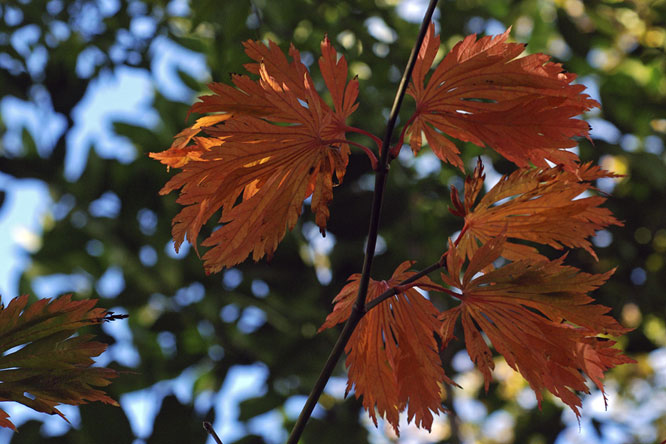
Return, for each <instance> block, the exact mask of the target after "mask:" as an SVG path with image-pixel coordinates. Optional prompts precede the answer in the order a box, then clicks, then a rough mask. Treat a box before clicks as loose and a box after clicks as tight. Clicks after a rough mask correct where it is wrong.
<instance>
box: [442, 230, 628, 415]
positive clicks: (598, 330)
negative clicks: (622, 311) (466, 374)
mask: <svg viewBox="0 0 666 444" xmlns="http://www.w3.org/2000/svg"><path fill="white" fill-rule="evenodd" d="M505 240H506V238H505V236H503V235H500V236H498V237H496V238H493V239H491V240H490V241H488V242H487V243H486V244H484V245H483V246H482V247H481V248H479V249H478V250H477V251H476V253H475V254H474V255H473V257H472V258H471V259H470V261H469V264H468V266H467V268H466V270H465V273H464V274H463V275H462V279H461V277H460V276H461V270H462V265H463V262H464V257H462V256H461V254H460V252H458V251H457V248H456V247H455V246H454V245H453V244H452V243H450V245H449V250H448V254H447V257H446V260H447V272H446V273H443V274H442V279H443V281H444V283H446V284H447V285H449V286H451V287H453V288H456V289H458V290H459V291H460V292H461V293H459V294H454V293H450V294H452V295H454V296H455V297H457V298H458V299H460V302H461V303H460V305H459V306H457V307H455V308H452V309H450V310H447V311H445V312H443V313H442V314H440V316H439V317H440V320H441V321H442V324H441V329H440V334H441V336H442V343H443V344H444V345H446V344H448V342H449V341H450V340H451V339H452V338H453V331H454V327H455V324H456V321H457V319H458V318H460V319H461V322H462V327H463V334H464V336H465V345H466V348H467V352H468V353H469V356H470V358H471V359H472V361H473V362H474V363H475V364H476V366H477V367H478V369H479V370H480V371H481V373H482V374H483V377H484V380H485V388H486V390H488V387H489V384H490V381H491V371H492V370H493V368H494V363H493V357H492V352H491V351H490V348H489V347H488V345H487V344H486V341H485V340H484V337H483V336H482V334H481V331H483V333H485V335H486V336H487V338H488V339H489V340H490V343H492V345H493V347H494V348H495V350H497V351H498V352H499V353H500V354H501V355H503V356H504V358H505V359H506V362H507V364H509V366H510V367H511V368H513V369H514V370H516V371H518V372H520V374H522V375H523V377H524V378H525V379H526V380H527V382H528V383H529V384H530V387H531V388H532V389H533V390H534V392H535V394H536V396H537V400H538V401H539V405H540V404H541V400H542V397H543V395H542V390H543V389H547V390H548V391H550V392H551V393H552V394H553V395H555V396H557V397H558V398H560V399H561V400H562V401H563V402H564V403H565V404H566V405H568V406H569V407H570V408H571V409H572V410H573V411H574V413H575V414H576V416H580V413H579V410H578V408H579V407H580V406H581V401H580V398H579V397H578V396H577V395H576V393H575V391H582V392H585V393H589V389H588V388H587V386H586V384H585V375H588V376H589V377H590V378H591V379H592V380H593V381H594V382H595V384H596V385H597V386H598V387H599V388H600V389H601V390H602V391H603V385H602V378H603V372H604V371H605V370H607V369H609V368H612V367H614V366H616V365H619V364H623V363H630V362H634V361H633V360H632V359H630V358H628V357H626V356H624V355H622V354H621V352H620V350H616V349H613V348H611V346H612V345H613V344H614V342H612V341H604V340H601V339H600V338H597V336H598V335H600V334H608V335H622V334H624V333H626V332H628V331H630V329H626V328H624V327H622V326H621V325H620V324H618V323H617V321H615V320H614V319H613V318H612V317H610V316H608V315H607V314H606V313H608V312H609V311H610V309H609V308H608V307H604V306H602V305H598V304H592V302H593V299H592V298H591V297H589V296H588V295H587V293H588V292H590V291H593V290H594V289H596V288H597V287H599V286H600V285H602V284H603V283H604V282H605V281H606V280H607V279H608V278H609V277H610V275H611V274H612V273H613V271H614V270H611V271H609V272H607V273H603V274H598V275H593V274H587V273H583V272H581V271H579V270H578V269H576V268H574V267H569V266H565V265H562V259H559V260H554V261H549V260H546V259H544V260H523V261H518V262H512V263H509V264H507V265H504V266H503V267H501V268H498V269H495V270H493V271H490V272H488V273H486V274H483V275H480V276H477V277H474V276H476V275H477V274H478V273H480V272H481V271H482V270H484V269H486V267H488V265H489V264H491V263H492V262H493V261H494V260H496V259H497V258H498V257H499V256H500V254H502V248H503V246H504V243H505Z"/></svg>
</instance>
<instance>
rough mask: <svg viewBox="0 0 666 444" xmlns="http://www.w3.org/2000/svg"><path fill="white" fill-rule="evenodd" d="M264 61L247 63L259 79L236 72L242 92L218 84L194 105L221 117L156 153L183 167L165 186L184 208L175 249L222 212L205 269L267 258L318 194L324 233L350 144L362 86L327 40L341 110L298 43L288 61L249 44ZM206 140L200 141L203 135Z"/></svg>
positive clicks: (325, 64)
mask: <svg viewBox="0 0 666 444" xmlns="http://www.w3.org/2000/svg"><path fill="white" fill-rule="evenodd" d="M245 48H246V52H247V54H248V55H249V56H250V57H251V58H252V59H253V60H255V61H256V62H257V63H251V64H247V65H246V68H247V69H248V71H250V72H251V73H255V74H258V75H259V80H257V81H255V80H252V79H250V78H249V77H247V76H239V75H235V76H234V77H233V82H234V84H235V86H236V87H235V88H234V87H231V86H228V85H223V84H217V83H216V84H212V85H211V89H212V91H213V92H214V93H215V94H214V95H212V96H204V97H202V98H201V102H198V103H196V104H194V105H193V107H192V111H195V112H221V113H224V114H218V115H213V116H208V117H205V118H203V119H209V120H206V121H204V120H203V119H199V120H198V121H197V123H196V124H195V125H194V126H193V127H192V128H190V129H188V130H185V131H183V132H181V133H180V134H179V135H178V136H176V140H175V141H174V144H173V145H172V146H171V148H169V149H168V150H166V151H165V152H163V153H158V154H154V153H153V154H151V156H152V157H154V158H157V159H159V160H161V161H162V162H163V163H165V164H167V165H169V166H174V167H180V168H182V169H183V170H182V172H181V173H179V174H177V175H176V176H174V177H173V178H172V179H171V180H170V181H169V182H168V183H167V184H166V185H165V186H164V188H163V189H162V191H161V193H162V194H165V193H168V192H171V191H173V190H175V189H178V188H181V193H180V197H179V198H178V202H179V203H180V204H182V205H184V206H185V208H183V210H182V211H181V212H180V213H179V214H178V215H177V216H176V217H175V218H174V220H173V237H174V241H175V245H176V248H177V249H178V248H179V247H180V245H181V243H182V242H183V241H184V239H185V237H187V239H188V240H189V241H190V242H191V243H192V244H194V245H195V246H196V240H197V237H198V234H199V232H200V230H201V228H202V226H203V225H204V224H205V223H206V222H207V221H208V220H209V219H210V218H211V217H212V216H213V214H215V213H216V212H217V211H219V210H220V209H222V214H221V217H220V219H219V222H220V223H221V224H222V225H221V227H219V228H218V229H217V230H216V231H214V232H213V234H211V235H210V237H208V238H207V239H205V240H204V241H203V243H202V244H203V245H205V246H210V247H212V248H211V249H210V250H208V251H207V252H206V254H204V256H203V259H204V261H205V263H204V267H205V268H206V271H207V272H209V273H210V272H217V271H219V270H221V269H222V268H224V267H229V266H232V265H235V264H237V263H239V262H242V261H243V260H245V259H246V258H247V256H248V255H250V254H252V257H253V259H254V260H258V259H260V258H261V257H263V256H264V255H268V256H269V257H270V256H271V255H272V254H273V252H274V251H275V249H276V247H277V244H278V243H279V242H280V240H282V238H283V237H284V235H285V233H286V230H288V229H291V228H293V227H294V225H295V224H296V221H297V219H298V217H299V216H300V213H301V207H302V206H303V201H304V200H305V199H306V198H307V197H310V196H312V203H311V208H312V210H313V211H314V213H315V217H316V223H317V225H318V226H319V227H320V229H321V231H322V233H323V232H324V229H325V227H326V222H327V220H328V217H329V210H328V203H329V202H330V201H331V199H332V198H333V176H334V175H335V177H336V179H337V181H338V182H340V181H342V179H343V177H344V173H345V169H346V167H347V161H348V156H349V147H348V146H347V144H346V143H344V139H345V134H344V129H343V128H344V122H345V119H346V118H347V117H348V116H349V115H350V114H351V113H352V112H353V111H354V110H355V109H356V104H355V103H354V102H355V100H356V96H357V93H358V82H357V81H356V80H352V81H350V82H349V83H347V65H346V62H345V61H344V59H343V58H341V59H340V60H338V59H337V53H336V52H335V50H334V49H333V47H332V46H331V45H330V42H329V41H328V39H325V40H324V41H323V42H322V54H323V55H322V57H321V59H320V61H319V65H320V69H321V72H322V76H323V77H324V81H325V83H326V85H327V86H328V87H329V89H330V91H331V94H332V97H333V102H334V109H331V108H330V107H329V106H328V105H326V103H325V102H324V100H323V99H322V98H321V97H320V96H319V95H318V94H317V92H316V91H315V89H314V84H313V81H312V79H311V78H310V74H309V72H308V70H307V68H306V66H305V65H304V64H303V63H302V62H301V59H300V54H299V53H298V51H296V49H295V48H294V47H293V46H292V47H291V49H290V55H291V57H292V61H291V62H289V61H288V60H287V58H286V57H285V55H284V54H283V53H282V52H281V51H280V49H279V48H278V47H277V45H275V44H274V43H272V42H271V43H270V45H269V46H268V47H267V46H265V45H264V44H263V43H261V42H251V41H248V42H246V43H245ZM201 130H203V131H204V132H205V133H206V136H205V137H194V136H195V135H196V134H198V133H199V131H201Z"/></svg>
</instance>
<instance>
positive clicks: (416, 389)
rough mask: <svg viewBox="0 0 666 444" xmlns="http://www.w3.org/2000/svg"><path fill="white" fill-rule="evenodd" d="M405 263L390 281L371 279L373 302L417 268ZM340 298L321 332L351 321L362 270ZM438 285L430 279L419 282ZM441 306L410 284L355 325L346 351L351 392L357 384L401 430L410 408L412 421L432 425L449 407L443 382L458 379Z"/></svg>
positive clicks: (371, 405) (370, 406)
mask: <svg viewBox="0 0 666 444" xmlns="http://www.w3.org/2000/svg"><path fill="white" fill-rule="evenodd" d="M410 265H411V263H410V262H403V263H402V264H401V265H400V266H399V267H398V268H397V269H396V270H395V272H394V273H393V276H392V277H391V279H389V280H388V281H375V280H370V284H369V286H368V295H367V299H368V302H370V301H372V300H373V299H376V298H377V297H379V296H380V295H381V294H382V293H383V292H384V291H386V290H388V289H390V288H392V287H394V286H397V285H398V284H399V283H400V282H401V281H403V280H405V279H407V278H409V277H410V276H412V275H413V274H414V273H413V272H408V271H407V269H408V268H409V267H410ZM349 280H350V282H349V283H348V284H347V285H346V286H345V287H344V288H343V289H342V290H341V291H340V293H339V294H338V295H337V296H336V297H335V299H334V301H333V302H334V303H335V308H334V309H333V312H332V313H331V314H329V316H328V317H327V318H326V322H325V323H324V324H323V325H322V326H321V328H320V331H321V330H323V329H325V328H330V327H333V326H334V325H336V324H338V323H341V322H344V321H346V320H347V318H348V317H349V315H350V313H351V309H352V306H353V304H354V301H355V299H356V294H357V293H358V285H359V280H360V275H358V274H354V275H352V276H350V278H349ZM419 285H425V286H428V287H429V288H430V287H433V286H434V284H433V283H432V282H431V281H430V280H429V279H428V278H420V279H419V280H417V281H416V282H414V286H419ZM437 314H438V310H437V309H436V308H435V307H434V306H433V305H432V304H431V303H430V301H429V300H427V299H426V298H424V297H423V296H422V295H421V294H420V293H419V292H418V291H416V289H415V288H408V289H406V290H404V291H403V292H401V293H400V294H397V295H395V296H394V297H392V298H391V299H389V300H387V301H384V302H382V303H381V304H379V305H378V306H377V307H375V308H373V309H372V310H370V311H369V312H368V313H367V314H366V315H365V316H364V317H363V318H362V319H361V321H360V322H359V324H358V326H357V327H356V329H355V330H354V333H353V334H352V336H351V338H350V340H349V342H348V343H347V346H346V347H345V352H346V353H347V362H346V365H347V367H348V370H349V380H348V382H347V392H349V391H350V390H351V389H352V387H355V394H356V397H357V398H358V397H361V396H362V397H363V406H364V407H365V409H366V410H367V411H368V413H369V414H370V417H371V418H372V420H373V421H374V423H375V425H376V424H377V416H376V414H375V409H377V413H378V414H379V416H380V417H384V418H386V420H387V421H388V422H389V423H390V424H391V425H392V426H393V428H394V430H395V432H396V433H397V434H399V430H398V422H399V413H400V412H401V411H403V410H404V409H405V408H406V409H407V415H408V421H411V420H412V419H414V421H415V423H416V425H417V426H419V427H424V428H426V429H428V430H430V427H431V425H432V420H433V413H435V414H437V413H438V412H441V411H444V409H443V407H442V403H441V394H440V390H441V386H440V383H441V382H443V381H446V382H449V383H452V381H450V380H449V379H448V378H447V377H446V375H445V374H444V370H443V369H442V367H441V364H440V358H439V353H438V347H437V342H436V339H435V333H436V331H437V329H438V322H437V318H436V316H437Z"/></svg>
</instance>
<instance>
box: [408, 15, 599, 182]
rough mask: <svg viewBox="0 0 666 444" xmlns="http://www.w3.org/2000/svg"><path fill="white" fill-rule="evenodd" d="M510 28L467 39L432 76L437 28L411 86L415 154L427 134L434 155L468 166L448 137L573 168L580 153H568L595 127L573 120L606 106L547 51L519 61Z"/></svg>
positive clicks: (516, 158)
mask: <svg viewBox="0 0 666 444" xmlns="http://www.w3.org/2000/svg"><path fill="white" fill-rule="evenodd" d="M508 36H509V30H507V31H506V32H504V33H503V34H501V35H498V36H495V37H483V38H481V39H479V40H477V39H476V35H471V36H468V37H466V38H465V39H464V40H463V41H462V42H460V43H458V44H457V45H455V47H454V48H453V49H452V50H451V52H450V53H449V54H447V55H446V57H445V58H444V60H442V62H441V63H440V64H439V65H438V66H437V68H436V69H435V71H434V72H433V73H432V75H431V77H430V79H429V80H428V82H426V80H425V77H426V74H427V72H428V70H429V68H430V66H431V65H432V63H433V61H434V59H435V56H436V54H437V50H438V48H439V44H440V40H439V35H435V31H434V26H433V25H432V24H431V25H430V28H429V30H428V33H427V35H426V39H425V40H424V42H423V45H422V46H421V51H420V52H419V56H418V59H417V61H416V65H415V67H414V73H413V76H412V80H413V81H412V83H411V84H410V87H409V89H408V90H407V92H408V94H410V95H411V96H412V97H414V99H416V114H415V116H414V117H413V121H412V126H411V128H410V129H409V137H410V142H409V143H410V145H411V147H412V150H413V151H414V152H415V153H416V152H418V151H419V150H420V149H421V146H422V144H423V141H422V133H423V134H425V137H426V139H427V140H428V143H429V145H430V146H431V148H432V150H433V152H434V153H435V154H436V155H437V156H438V157H439V158H440V159H441V160H443V161H445V162H449V163H451V164H453V165H456V166H458V167H459V168H461V169H462V162H461V160H460V158H459V156H458V150H457V148H456V146H455V145H454V144H453V142H452V141H450V140H449V139H447V137H445V136H444V135H443V134H446V135H448V136H450V137H454V138H456V139H459V140H462V141H465V142H472V143H474V144H476V145H479V146H484V145H487V146H488V147H490V148H492V149H494V150H495V151H497V152H498V153H500V154H502V155H503V156H504V157H506V158H507V159H509V160H511V161H512V162H514V163H515V164H516V165H518V166H520V167H523V166H527V165H528V164H529V163H530V162H531V163H533V164H535V165H536V166H540V167H546V166H547V163H546V161H545V159H548V160H550V161H552V162H555V163H557V164H565V165H566V166H567V167H573V166H574V164H575V161H576V160H577V156H576V155H575V154H573V153H571V152H569V151H565V150H563V148H570V147H573V146H575V145H576V142H575V141H574V140H572V137H576V136H587V135H588V132H589V127H588V124H587V123H585V122H583V121H582V120H578V119H574V118H573V117H574V116H577V115H579V114H581V113H583V112H585V111H587V110H589V109H591V108H594V107H598V106H599V104H598V103H597V102H596V101H594V100H592V99H591V98H590V97H589V96H587V95H585V94H582V91H583V90H584V89H585V87H584V86H583V85H575V84H571V83H572V82H573V81H574V79H575V78H576V75H575V74H571V73H566V72H564V71H563V69H562V66H561V65H559V64H556V63H552V62H550V61H549V60H550V58H549V57H548V56H546V55H544V54H532V55H528V56H526V57H523V58H516V57H518V56H519V55H520V54H521V53H522V52H523V49H524V47H525V46H524V45H523V44H519V43H506V40H507V38H508Z"/></svg>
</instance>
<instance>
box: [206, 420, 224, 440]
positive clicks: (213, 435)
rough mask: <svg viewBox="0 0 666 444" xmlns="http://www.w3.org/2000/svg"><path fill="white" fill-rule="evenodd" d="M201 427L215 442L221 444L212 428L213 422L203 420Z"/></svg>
mask: <svg viewBox="0 0 666 444" xmlns="http://www.w3.org/2000/svg"><path fill="white" fill-rule="evenodd" d="M203 428H204V429H205V430H206V431H207V432H208V434H209V435H210V436H212V437H213V440H215V442H216V443H217V444H222V440H221V439H220V437H219V436H217V433H215V429H213V424H211V423H210V422H208V421H204V422H203Z"/></svg>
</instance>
